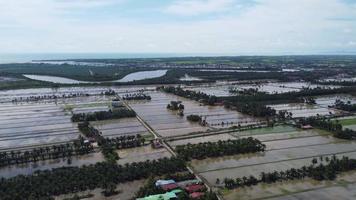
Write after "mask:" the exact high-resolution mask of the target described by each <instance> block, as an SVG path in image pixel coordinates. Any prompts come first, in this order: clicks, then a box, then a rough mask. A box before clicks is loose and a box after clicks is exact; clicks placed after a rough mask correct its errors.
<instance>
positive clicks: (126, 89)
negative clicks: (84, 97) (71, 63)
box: [0, 86, 155, 103]
mask: <svg viewBox="0 0 356 200" xmlns="http://www.w3.org/2000/svg"><path fill="white" fill-rule="evenodd" d="M109 89H111V90H114V91H115V92H116V93H117V94H119V95H120V94H126V93H130V92H139V91H145V90H154V89H155V86H117V87H116V86H115V87H63V88H34V89H19V90H3V91H0V103H1V102H11V101H12V100H13V99H15V98H20V97H23V98H26V97H30V96H43V95H57V96H62V95H69V94H77V93H83V94H89V95H98V94H101V93H102V92H105V91H108V90H109Z"/></svg>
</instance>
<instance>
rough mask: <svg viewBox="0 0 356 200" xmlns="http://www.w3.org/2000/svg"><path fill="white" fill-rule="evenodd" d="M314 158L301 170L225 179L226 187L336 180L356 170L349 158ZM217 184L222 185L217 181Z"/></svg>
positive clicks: (353, 162)
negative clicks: (342, 173)
mask: <svg viewBox="0 0 356 200" xmlns="http://www.w3.org/2000/svg"><path fill="white" fill-rule="evenodd" d="M319 159H320V162H319V164H318V159H317V158H314V159H313V160H312V164H311V165H309V166H303V167H301V168H299V169H295V168H291V169H288V170H286V171H279V172H278V171H273V172H268V173H266V172H262V173H261V174H260V177H259V178H256V177H254V176H253V175H251V176H249V177H246V176H244V177H242V178H236V179H231V178H225V179H224V185H225V187H226V188H227V189H234V188H238V187H244V186H252V185H257V184H259V183H275V182H278V181H287V180H298V179H304V178H312V179H314V180H318V181H322V180H334V179H335V178H336V177H337V175H338V174H340V173H341V172H347V171H351V170H355V169H356V159H349V158H348V157H345V156H344V157H342V158H341V159H339V158H337V157H336V156H335V155H334V156H332V157H331V159H330V158H329V157H325V158H324V157H320V158H319ZM216 183H220V180H219V179H217V181H216Z"/></svg>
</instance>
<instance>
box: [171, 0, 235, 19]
mask: <svg viewBox="0 0 356 200" xmlns="http://www.w3.org/2000/svg"><path fill="white" fill-rule="evenodd" d="M232 4H233V0H179V1H175V2H173V4H172V5H169V6H168V7H167V8H166V9H165V12H167V13H171V14H177V15H185V16H194V15H201V14H209V13H217V12H222V11H225V10H228V9H229V8H230V6H231V5H232Z"/></svg>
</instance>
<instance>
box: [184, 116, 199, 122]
mask: <svg viewBox="0 0 356 200" xmlns="http://www.w3.org/2000/svg"><path fill="white" fill-rule="evenodd" d="M187 120H188V121H191V122H201V121H202V118H201V116H199V115H188V116H187Z"/></svg>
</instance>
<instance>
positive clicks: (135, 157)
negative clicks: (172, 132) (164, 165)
mask: <svg viewBox="0 0 356 200" xmlns="http://www.w3.org/2000/svg"><path fill="white" fill-rule="evenodd" d="M117 153H118V154H119V156H120V159H119V160H118V161H117V163H118V164H121V165H124V164H126V163H132V162H144V161H146V160H157V159H159V158H164V157H171V154H170V153H169V152H168V150H167V149H165V148H160V149H154V148H152V147H151V145H146V146H142V147H136V148H130V149H120V150H118V151H117Z"/></svg>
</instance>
